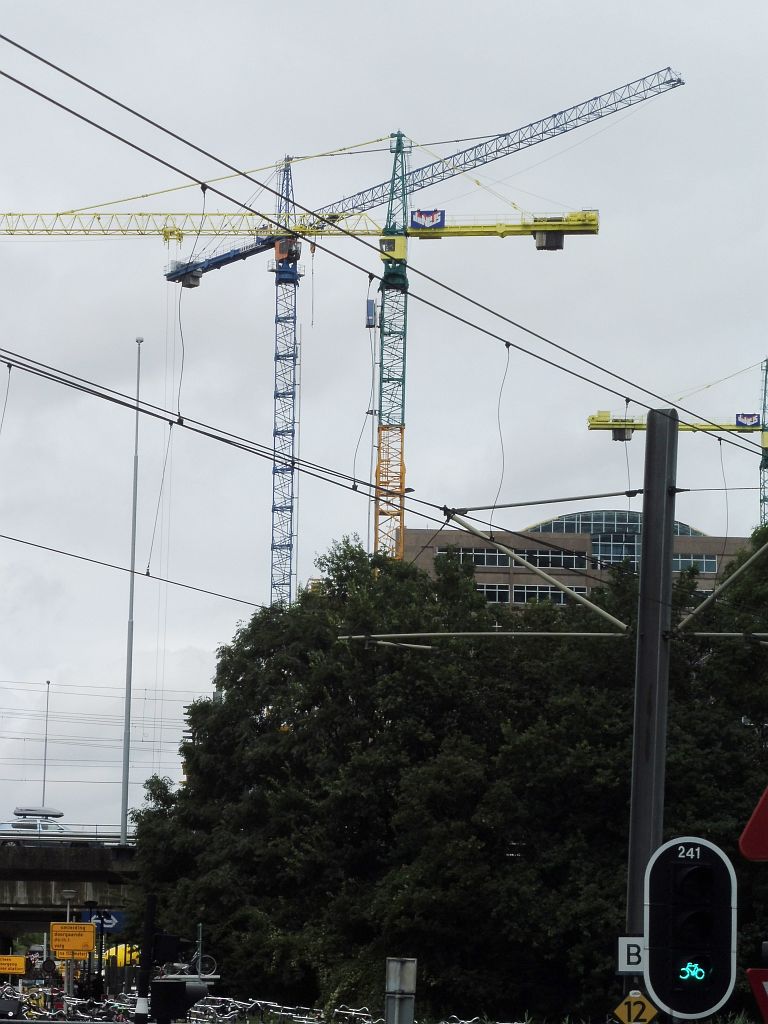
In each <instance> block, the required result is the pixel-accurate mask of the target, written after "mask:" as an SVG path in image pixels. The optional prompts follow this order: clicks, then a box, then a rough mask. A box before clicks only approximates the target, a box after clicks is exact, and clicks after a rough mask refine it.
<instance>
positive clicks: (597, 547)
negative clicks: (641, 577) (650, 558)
mask: <svg viewBox="0 0 768 1024" xmlns="http://www.w3.org/2000/svg"><path fill="white" fill-rule="evenodd" d="M592 554H593V555H594V557H595V559H596V560H597V561H598V562H609V563H616V562H623V561H625V560H627V561H629V562H630V563H631V564H632V565H633V566H635V568H637V564H638V562H639V561H640V534H639V533H607V534H601V535H600V536H598V537H593V538H592Z"/></svg>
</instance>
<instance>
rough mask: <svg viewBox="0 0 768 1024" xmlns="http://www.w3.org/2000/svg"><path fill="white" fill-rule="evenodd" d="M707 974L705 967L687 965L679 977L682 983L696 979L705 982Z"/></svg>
mask: <svg viewBox="0 0 768 1024" xmlns="http://www.w3.org/2000/svg"><path fill="white" fill-rule="evenodd" d="M705 974H706V971H705V970H704V968H703V967H699V965H698V964H692V963H687V964H686V965H685V967H683V968H682V970H681V971H680V974H679V977H680V980H681V981H687V980H688V979H689V978H695V979H696V981H703V980H704V976H705Z"/></svg>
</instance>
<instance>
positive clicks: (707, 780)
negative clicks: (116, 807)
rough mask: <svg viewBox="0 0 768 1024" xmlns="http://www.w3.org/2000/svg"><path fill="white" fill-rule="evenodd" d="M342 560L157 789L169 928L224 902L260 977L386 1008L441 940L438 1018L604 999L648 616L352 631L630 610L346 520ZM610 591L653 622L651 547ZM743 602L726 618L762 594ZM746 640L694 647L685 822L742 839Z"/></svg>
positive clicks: (265, 638)
mask: <svg viewBox="0 0 768 1024" xmlns="http://www.w3.org/2000/svg"><path fill="white" fill-rule="evenodd" d="M319 565H320V569H321V572H322V584H321V586H320V587H319V589H317V590H311V591H307V592H305V593H303V594H302V595H301V597H300V599H299V601H298V602H297V603H296V604H295V605H294V606H293V607H291V608H290V609H282V608H272V609H268V610H264V611H262V612H259V613H257V614H256V615H254V617H253V618H252V619H251V620H250V621H249V622H248V623H246V624H244V625H243V626H242V627H241V628H240V630H239V631H238V633H237V635H236V636H235V637H234V639H233V641H232V643H231V644H229V645H227V646H226V647H223V648H222V649H221V650H220V651H219V657H218V667H217V673H216V695H215V698H214V699H212V700H204V701H198V702H196V703H195V704H193V705H192V706H191V707H190V708H189V709H188V720H189V728H190V739H189V742H187V743H185V745H184V749H183V753H184V761H185V765H186V778H187V781H186V783H185V784H184V785H183V786H181V787H179V788H178V789H172V787H171V786H170V785H169V784H168V783H167V781H164V780H161V779H154V780H152V782H151V783H150V785H149V787H148V790H147V804H146V806H145V808H144V809H143V810H142V811H140V812H139V814H138V815H137V826H138V839H139V859H140V864H141V870H142V879H143V882H144V885H145V886H146V888H147V889H151V890H153V891H156V892H157V893H158V894H159V896H160V905H161V908H162V913H163V917H164V924H165V925H166V926H167V927H168V928H169V930H177V931H179V932H181V933H182V934H186V933H188V931H189V930H190V928H191V927H192V925H193V924H194V922H196V921H198V920H199V921H203V922H204V924H205V929H206V945H207V947H208V948H209V949H210V950H211V951H212V952H214V953H215V954H216V956H217V959H219V961H220V964H221V968H222V974H223V978H222V985H223V987H224V988H225V989H226V990H228V991H233V992H240V993H241V994H243V995H253V994H254V993H255V992H258V993H259V994H261V995H264V996H265V997H267V998H273V999H285V1000H287V1001H291V1002H294V1003H309V1002H321V1003H323V1004H326V1005H332V1004H338V1003H341V1002H346V1003H354V1004H356V1005H359V1004H360V1003H361V1002H364V1003H367V1005H370V1006H379V1005H380V1004H381V1000H382V988H383V961H384V958H385V957H386V956H388V955H390V956H392V955H394V956H415V957H417V958H418V961H419V983H418V996H417V998H418V1012H419V1016H421V1017H424V1016H430V1015H438V1014H441V1013H458V1014H462V1015H465V1016H470V1015H474V1014H476V1013H486V1014H488V1015H490V1016H496V1017H497V1019H507V1020H508V1019H514V1018H519V1017H520V1016H522V1015H523V1014H525V1013H526V1012H528V1013H532V1014H536V1015H553V1014H564V1013H579V1014H584V1015H588V1014H599V1015H600V1016H601V1017H603V1016H604V1015H605V1013H606V1012H607V1011H608V1010H609V1009H610V1008H611V1007H610V1006H608V1005H607V1002H609V1001H610V999H611V998H613V995H612V994H611V993H612V991H615V994H616V998H618V996H619V994H620V993H619V989H618V986H617V985H616V983H615V979H614V974H613V972H614V970H615V963H614V959H615V940H616V936H617V935H619V934H623V931H624V923H623V922H624V913H625V911H624V899H625V888H626V856H627V828H628V817H629V809H628V801H629V767H630V758H631V743H632V737H631V731H632V709H633V677H634V645H633V642H632V637H631V636H629V637H623V638H622V637H619V638H617V637H610V638H605V639H586V638H585V639H577V638H569V639H564V638H563V639H551V638H543V637H516V638H514V639H509V638H504V637H497V638H496V639H490V640H489V639H483V640H470V639H467V638H462V639H445V640H437V641H435V642H434V643H433V645H432V650H431V651H424V650H415V649H412V648H408V647H402V646H382V645H379V644H376V643H374V642H360V641H340V640H339V639H338V637H339V636H340V635H357V634H364V635H369V634H371V633H395V632H405V631H408V632H412V631H431V632H436V631H450V630H463V631H479V632H485V633H492V632H493V630H494V628H495V627H496V626H501V627H502V628H503V629H515V630H518V631H528V632H541V631H547V630H554V631H558V630H572V631H584V630H590V631H594V630H600V629H602V628H604V627H602V626H601V625H600V623H599V621H598V620H597V619H596V618H595V617H594V615H593V614H592V613H590V612H589V611H587V610H585V609H583V608H582V607H580V606H578V605H574V606H568V607H566V608H562V609H560V608H554V607H553V606H552V605H550V604H546V603H542V604H539V605H532V606H526V607H525V608H523V609H521V610H508V609H504V608H497V607H493V608H491V607H489V606H488V605H487V604H486V603H485V601H484V600H483V599H482V598H481V597H480V596H479V595H478V594H477V592H476V590H475V586H474V580H473V576H472V569H471V567H468V566H465V565H462V564H461V563H460V562H459V561H458V559H457V558H455V557H452V556H448V557H443V558H440V559H438V560H437V562H436V576H435V578H434V579H431V578H429V577H428V576H426V575H425V574H424V573H422V572H420V571H419V570H417V569H415V568H414V567H412V566H409V565H405V564H402V563H397V562H393V561H390V560H388V559H383V558H378V557H373V558H369V557H368V556H367V555H366V554H365V552H364V551H362V549H361V548H360V547H359V546H357V545H355V544H352V543H350V542H346V541H345V542H343V543H341V544H338V545H336V546H335V547H334V548H333V549H332V551H331V552H330V553H329V554H328V555H327V556H325V557H324V558H322V559H321V560H320V563H319ZM694 585H695V583H694V580H693V578H692V577H684V578H683V580H682V581H681V583H680V584H679V586H678V588H677V590H676V596H675V607H676V614H678V610H679V609H680V608H681V607H683V606H684V605H685V604H686V603H688V602H690V599H691V593H692V590H693V588H694ZM597 600H598V601H600V602H602V603H603V604H604V605H605V606H606V607H607V608H609V609H610V610H611V611H612V612H613V613H614V614H616V615H618V616H619V617H620V618H622V619H623V620H624V621H630V622H631V621H632V619H633V617H634V614H635V606H636V589H635V579H634V576H633V575H632V573H631V572H630V571H629V569H628V568H627V567H626V566H625V567H620V568H619V569H618V570H617V572H616V574H615V579H614V582H613V584H612V585H611V586H610V587H607V588H606V589H605V590H604V591H603V592H602V593H600V594H598V595H597ZM730 600H731V604H730V605H729V606H728V607H727V608H726V607H725V605H724V606H723V608H720V607H718V609H717V610H716V611H713V612H712V613H711V616H718V617H719V618H718V621H720V619H723V621H725V620H726V619H727V618H728V616H729V615H730V616H731V617H733V616H738V615H740V614H741V606H740V601H739V597H738V594H737V593H735V594H734V595H733V597H732V598H731V599H730ZM764 610H765V604H763V613H764ZM755 615H759V612H758V610H757V609H755ZM718 628H720V627H718ZM723 650H724V649H723V647H722V644H721V646H719V647H718V646H717V644H716V642H715V641H711V642H708V641H703V642H701V641H699V640H698V639H693V638H689V639H685V640H680V641H678V642H676V643H675V645H674V648H673V652H674V653H673V665H672V671H671V698H670V725H669V737H670V742H669V768H668V793H667V817H666V822H667V829H668V832H669V835H675V834H682V833H683V832H686V831H687V832H697V833H700V834H703V835H706V836H708V837H709V838H712V839H713V840H714V841H715V842H721V843H722V845H724V847H725V848H726V849H729V852H730V850H731V849H732V847H733V845H734V843H735V838H736V837H737V836H738V834H739V831H740V829H741V827H742V826H743V823H744V821H746V817H745V816H744V815H745V814H746V815H747V816H748V810H747V808H748V807H749V805H750V804H751V803H752V802H753V801H754V798H755V797H756V795H759V792H760V789H761V788H762V786H761V783H760V780H761V779H762V780H763V783H762V784H764V781H765V768H766V759H765V745H764V742H763V736H762V730H763V723H765V722H768V716H766V714H765V712H766V711H768V709H766V708H764V700H763V698H762V693H763V691H764V690H765V686H764V683H765V648H756V649H753V647H750V648H749V649H748V654H749V657H750V658H753V659H754V660H753V661H749V664H748V666H745V667H748V668H749V670H750V672H751V673H752V675H751V676H750V677H749V678H747V679H742V680H739V681H738V682H737V683H736V684H733V683H732V682H728V683H726V684H724V683H723V677H722V672H723V671H724V668H725V666H724V665H722V664H719V661H718V659H722V658H725V657H727V655H726V654H724V653H723ZM739 650H740V652H741V648H739ZM731 654H733V652H731ZM742 656H743V657H746V656H747V655H746V654H742V653H740V654H739V657H742ZM761 680H762V684H763V685H762V689H761V685H760V681H761ZM761 700H763V703H761ZM745 709H746V711H745ZM745 713H746V715H747V718H748V721H749V722H751V723H752V724H745ZM754 723H758V724H757V725H756V724H754ZM755 787H756V792H751V790H752V789H754V788H755ZM729 843H730V847H729ZM753 881H754V886H753V892H754V894H756V896H755V898H757V896H758V895H759V889H760V883H759V879H758V878H757V876H755V878H754V879H753Z"/></svg>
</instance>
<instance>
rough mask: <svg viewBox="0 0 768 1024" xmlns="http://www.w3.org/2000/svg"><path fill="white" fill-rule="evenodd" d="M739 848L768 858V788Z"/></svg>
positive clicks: (751, 856) (755, 857)
mask: <svg viewBox="0 0 768 1024" xmlns="http://www.w3.org/2000/svg"><path fill="white" fill-rule="evenodd" d="M739 850H741V855H742V857H746V858H747V860H768V789H766V791H765V792H764V793H763V795H762V796H761V797H760V799H759V800H758V802H757V807H756V808H755V809H754V811H752V817H751V818H750V819H749V821H748V822H747V825H746V828H745V829H744V831H743V832H742V833H741V835H740V836H739ZM750 984H751V982H750ZM767 1024H768V1022H767Z"/></svg>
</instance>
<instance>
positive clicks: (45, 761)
mask: <svg viewBox="0 0 768 1024" xmlns="http://www.w3.org/2000/svg"><path fill="white" fill-rule="evenodd" d="M50 699H51V680H50V679H46V680H45V740H44V741H43V799H42V804H43V807H45V776H46V774H47V771H48V704H49V701H50ZM67 920H69V909H67Z"/></svg>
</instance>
